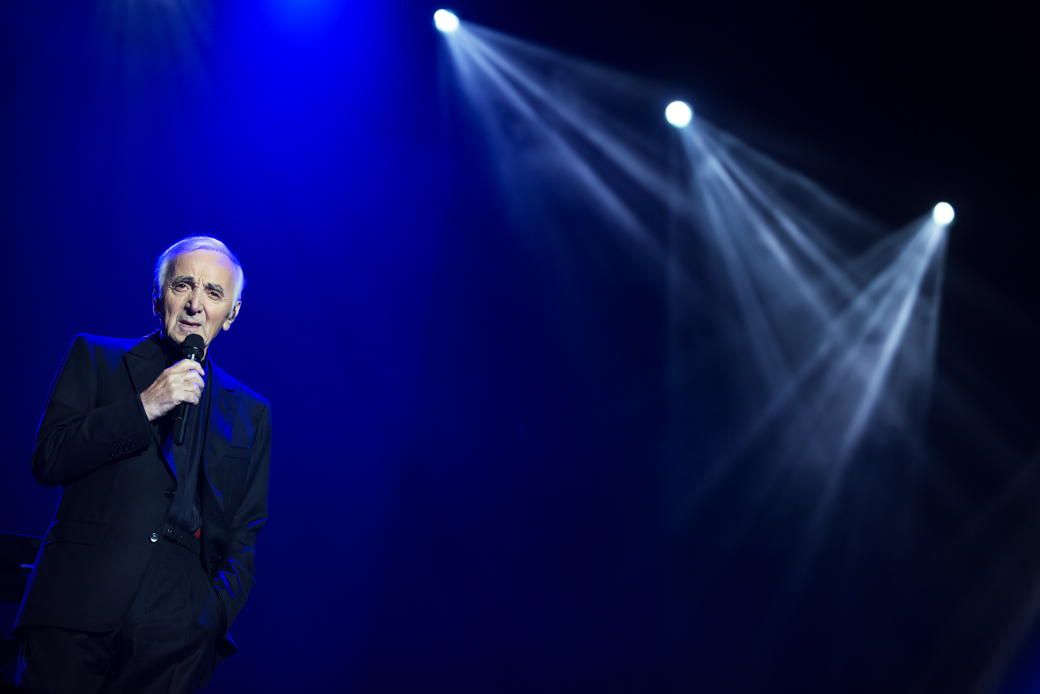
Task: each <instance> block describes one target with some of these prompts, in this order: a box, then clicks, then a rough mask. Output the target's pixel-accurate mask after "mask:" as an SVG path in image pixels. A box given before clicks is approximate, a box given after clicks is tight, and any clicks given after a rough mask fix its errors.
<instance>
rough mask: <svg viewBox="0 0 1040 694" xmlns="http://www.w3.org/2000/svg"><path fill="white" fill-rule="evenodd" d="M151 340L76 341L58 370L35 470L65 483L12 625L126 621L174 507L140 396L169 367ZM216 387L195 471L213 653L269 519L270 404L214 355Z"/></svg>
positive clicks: (165, 464)
mask: <svg viewBox="0 0 1040 694" xmlns="http://www.w3.org/2000/svg"><path fill="white" fill-rule="evenodd" d="M160 339H161V337H160V336H159V335H158V333H156V334H153V335H150V336H148V337H146V338H144V339H141V340H116V339H111V338H104V337H97V336H93V335H77V336H76V338H75V340H73V342H72V345H71V346H70V347H69V351H68V353H67V354H66V355H65V360H64V362H63V363H62V365H61V369H60V370H59V371H58V375H57V377H56V378H55V380H54V385H53V386H52V388H51V394H50V397H49V399H48V401H47V408H46V410H45V411H44V414H43V418H42V420H41V421H40V427H39V430H38V431H37V434H36V447H35V449H34V450H33V455H32V471H33V476H34V477H35V478H36V480H37V481H38V482H39V483H40V484H43V485H45V486H57V485H60V486H61V496H60V497H59V501H58V508H57V510H56V511H55V513H54V520H53V521H52V522H51V525H50V528H49V529H48V530H47V534H46V536H45V537H44V541H43V545H42V546H41V547H40V553H39V555H38V556H37V558H36V564H35V567H34V568H33V572H32V575H31V577H30V579H29V586H28V588H27V589H26V592H25V597H24V599H23V600H22V606H21V609H20V611H19V613H18V619H17V621H16V622H15V629H16V632H17V631H19V630H23V629H26V628H29V627H33V626H52V627H61V628H66V629H77V630H82V631H94V632H104V631H109V630H111V629H114V628H115V627H117V626H118V625H119V623H120V622H121V621H122V619H123V617H124V615H125V614H126V612H127V610H128V609H129V607H130V603H131V601H132V600H133V597H134V595H135V593H136V590H137V587H138V586H139V585H140V584H141V580H142V578H143V576H144V571H145V568H146V567H147V565H148V561H149V558H150V557H151V554H152V552H154V551H155V549H156V543H155V542H153V541H152V540H151V537H152V533H158V534H161V533H162V532H163V528H164V527H165V524H166V520H167V514H168V512H169V508H170V505H171V503H172V501H171V499H170V498H169V495H167V494H166V490H167V489H170V488H172V487H174V486H175V476H174V474H173V472H172V467H171V466H172V465H173V461H172V460H166V459H165V458H164V456H163V453H162V450H161V442H160V441H159V440H158V439H157V437H156V435H155V434H154V433H153V428H152V426H151V425H150V423H149V422H148V418H147V416H146V415H145V413H144V406H143V405H142V404H141V398H140V393H141V391H143V390H145V389H146V388H148V386H150V385H151V384H152V383H153V382H154V381H155V379H156V378H157V377H158V376H159V374H160V373H161V372H162V371H163V369H164V368H165V366H166V364H165V357H164V355H163V352H162V348H161V347H160V343H159V340H160ZM206 380H207V388H213V389H214V390H213V391H212V393H211V400H210V414H209V421H208V427H207V432H206V441H205V447H204V449H203V463H202V466H201V468H200V470H199V477H200V481H199V487H200V499H201V506H202V563H203V566H204V567H205V569H206V571H207V572H209V575H210V576H211V578H212V579H213V582H214V589H215V591H216V595H217V597H218V598H219V602H220V604H221V605H222V607H223V612H224V630H223V631H224V633H223V635H222V637H221V638H220V640H219V641H218V643H217V654H218V658H219V657H226V656H228V655H230V654H232V653H234V652H235V650H237V649H236V648H235V646H234V642H233V641H232V640H231V639H230V637H229V636H228V635H227V633H226V631H227V628H228V627H230V625H231V624H232V623H233V622H234V620H235V617H236V616H237V615H238V612H239V610H241V609H242V606H243V605H244V604H245V602H246V598H247V597H248V595H249V591H250V589H251V588H252V587H253V584H254V583H255V580H254V578H253V574H254V568H253V566H254V546H255V541H256V536H257V533H259V532H260V529H261V528H262V527H263V525H264V522H265V520H266V518H267V485H268V475H269V470H270V460H271V409H270V405H269V403H268V401H267V400H266V399H264V398H263V397H261V396H260V395H258V394H256V393H254V392H253V391H251V390H249V389H248V388H246V387H245V386H243V385H242V384H241V383H239V382H238V381H236V380H234V379H233V378H231V377H230V376H228V375H227V374H226V373H224V371H222V370H221V369H220V368H219V367H218V366H217V365H216V364H214V363H213V360H212V359H210V362H209V369H208V371H207V374H206Z"/></svg>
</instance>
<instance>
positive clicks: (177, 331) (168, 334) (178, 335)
mask: <svg viewBox="0 0 1040 694" xmlns="http://www.w3.org/2000/svg"><path fill="white" fill-rule="evenodd" d="M163 333H164V334H163V337H165V338H166V339H167V340H169V341H170V342H172V343H173V344H175V345H177V346H178V347H179V346H181V345H182V344H183V343H184V340H185V339H187V337H188V335H198V336H199V337H201V338H202V339H203V341H205V340H206V336H205V335H203V334H202V329H201V328H200V329H198V330H185V329H184V328H182V327H180V326H177V327H176V328H174V329H173V330H170V331H166V330H164V331H163Z"/></svg>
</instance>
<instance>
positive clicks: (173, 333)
mask: <svg viewBox="0 0 1040 694" xmlns="http://www.w3.org/2000/svg"><path fill="white" fill-rule="evenodd" d="M234 282H235V272H234V266H233V265H232V264H231V259H230V258H228V257H227V256H226V255H224V254H223V253H218V252H216V251H206V250H198V251H192V252H190V253H185V254H184V255H179V256H177V257H176V258H175V259H174V261H173V267H172V269H171V270H170V271H169V272H168V273H167V275H166V284H165V286H163V287H162V299H161V305H160V306H157V307H156V310H157V312H159V315H160V317H161V318H162V324H163V335H164V336H165V337H166V339H167V340H170V341H171V342H173V343H174V344H178V345H179V344H181V343H182V342H184V338H186V337H187V336H188V335H191V334H192V333H195V334H197V335H201V336H202V339H203V340H205V342H206V347H207V352H208V351H209V349H208V348H209V343H210V342H212V341H213V338H215V337H216V336H217V333H219V332H220V329H221V328H223V329H224V330H227V329H228V328H230V327H231V321H233V320H234V319H235V317H236V316H237V315H238V309H239V306H241V305H242V302H238V303H237V304H234V305H232V303H231V302H232V301H233V300H234V298H235V287H234Z"/></svg>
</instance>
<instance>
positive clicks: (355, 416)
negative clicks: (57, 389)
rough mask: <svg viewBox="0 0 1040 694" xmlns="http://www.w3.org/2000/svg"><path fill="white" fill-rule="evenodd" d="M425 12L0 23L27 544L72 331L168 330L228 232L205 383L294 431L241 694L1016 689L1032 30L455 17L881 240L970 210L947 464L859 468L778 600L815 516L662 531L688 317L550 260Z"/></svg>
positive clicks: (725, 501) (956, 284) (1023, 568)
mask: <svg viewBox="0 0 1040 694" xmlns="http://www.w3.org/2000/svg"><path fill="white" fill-rule="evenodd" d="M435 9H437V6H435V5H432V4H428V3H425V2H417V1H414V0H380V1H378V2H377V1H375V0H359V1H358V2H345V1H344V2H338V1H337V0H298V1H297V2H291V1H290V0H265V2H244V1H236V0H227V1H220V2H214V3H206V2H189V1H186V0H154V1H151V2H144V1H138V2H130V1H129V0H109V1H96V0H93V1H90V2H85V1H79V0H77V1H68V2H56V1H51V0H43V1H40V2H23V1H22V0H11V1H9V2H6V3H4V4H3V5H2V8H0V32H2V34H0V162H2V165H0V171H2V176H3V179H2V182H0V186H2V187H0V190H2V191H3V193H2V195H3V198H2V200H0V228H2V230H3V237H4V250H5V253H4V258H5V260H6V263H5V265H6V267H5V273H4V274H5V276H6V277H7V280H6V281H7V282H8V284H7V287H8V289H9V290H10V291H9V292H8V293H7V297H8V301H7V305H6V309H7V310H6V311H5V312H4V313H5V314H6V315H5V317H4V318H5V320H3V322H2V325H3V328H2V334H3V338H4V342H5V343H6V344H7V345H8V350H7V355H6V363H7V369H6V373H7V378H6V379H5V385H6V388H5V397H4V404H3V410H2V422H3V424H2V427H3V429H2V433H3V440H5V441H7V442H8V443H7V446H6V449H5V452H4V458H3V461H2V463H0V528H2V529H3V530H7V531H14V532H22V533H27V534H36V535H40V534H43V532H44V530H45V529H46V526H47V523H48V521H49V519H50V515H51V513H52V511H53V507H54V503H55V501H56V496H57V492H56V490H52V489H43V488H40V487H38V486H36V485H35V484H34V482H33V480H32V477H31V474H30V472H29V466H28V459H29V454H30V451H31V449H32V443H33V435H34V432H35V426H36V423H37V421H38V417H39V415H40V412H41V409H42V407H43V404H44V401H45V397H46V393H47V389H48V387H49V384H50V381H51V378H52V377H53V375H54V370H55V369H56V368H57V366H58V364H59V362H60V360H61V356H62V354H63V353H64V350H65V348H66V347H67V345H68V343H69V342H70V341H71V339H72V336H73V335H74V334H76V333H78V332H90V333H95V334H102V335H111V336H117V337H131V336H136V335H143V334H145V333H147V332H149V331H151V330H152V329H153V328H154V327H155V326H156V321H155V319H154V318H153V317H152V316H151V313H150V306H149V291H150V272H151V269H150V264H151V263H152V262H154V258H155V257H156V256H157V255H158V254H159V253H160V252H161V251H162V250H163V249H164V248H165V247H166V246H168V245H169V244H170V243H172V242H173V241H174V240H176V239H178V238H180V237H181V236H184V235H186V234H188V233H190V232H191V231H196V232H200V233H211V234H214V235H216V236H218V237H220V238H222V239H224V240H225V241H226V242H227V243H228V244H229V246H230V247H231V248H232V249H233V250H235V251H236V252H238V253H239V255H240V258H241V260H242V262H243V264H244V266H245V270H246V275H247V277H248V278H249V286H248V288H247V289H246V291H245V294H244V305H243V309H244V310H243V313H242V317H241V319H240V320H239V321H238V322H236V324H235V327H234V329H233V330H232V331H230V332H229V333H227V334H226V335H222V336H221V338H220V339H219V340H218V341H217V343H216V345H215V348H214V352H213V355H214V359H215V360H217V361H218V362H219V363H220V364H221V365H222V367H223V368H225V369H226V370H227V371H229V372H230V373H231V374H232V375H234V376H235V377H236V378H238V379H240V380H242V381H243V382H245V383H247V384H248V385H250V386H251V387H252V388H254V389H256V390H257V391H259V392H260V393H262V394H264V395H265V396H267V397H268V398H269V399H270V400H271V401H272V406H273V412H274V419H275V422H276V424H275V437H274V459H273V461H274V467H273V474H272V480H271V500H270V506H271V520H270V522H269V524H268V526H267V528H266V529H265V530H264V532H263V533H262V535H261V537H260V541H259V556H258V562H257V568H258V585H257V587H256V589H255V592H254V593H253V594H252V599H251V600H250V605H249V607H248V609H246V610H245V611H244V612H243V614H242V616H241V617H240V618H239V620H238V622H237V623H236V624H235V627H234V629H233V630H232V631H233V633H234V635H235V638H236V640H237V642H238V643H239V645H240V647H241V653H240V654H239V655H237V656H235V657H234V658H232V659H231V660H229V661H227V662H225V663H224V664H222V665H221V667H220V668H219V669H218V671H217V673H216V675H215V677H214V679H213V682H212V684H211V685H210V687H211V688H212V689H213V690H214V691H243V692H257V691H385V692H411V691H452V692H460V691H474V692H477V691H480V692H485V691H536V690H538V691H575V690H601V691H691V690H697V691H720V692H721V691H843V692H850V691H869V692H877V691H885V692H895V691H941V692H954V691H977V690H979V689H980V688H982V689H985V688H986V687H987V686H989V687H992V686H996V684H997V683H999V682H1000V681H1001V679H1002V673H1003V672H1005V668H1006V667H1007V666H1008V665H1011V666H1012V669H1011V673H1012V682H1011V684H1009V685H1008V686H1009V687H1011V688H1012V689H1013V687H1014V686H1018V687H1023V688H1024V687H1027V686H1028V684H1029V683H1030V682H1031V681H1032V680H1031V664H1032V662H1033V660H1032V659H1031V658H1029V657H1028V646H1029V644H1030V643H1031V642H1030V641H1029V640H1028V639H1027V640H1026V645H1027V649H1026V650H1027V654H1026V656H1023V657H1020V658H1019V659H1018V660H1017V661H1016V660H1015V658H1014V654H1015V653H1016V652H1018V647H1019V644H1020V642H1021V639H1022V637H1023V636H1027V635H1028V634H1029V633H1030V632H1029V629H1030V627H1031V625H1032V622H1033V617H1034V615H1035V611H1036V606H1037V605H1036V603H1037V597H1036V596H1035V595H1034V593H1036V588H1037V586H1038V585H1040V584H1038V581H1037V578H1038V576H1040V561H1038V560H1037V559H1036V558H1034V555H1037V554H1038V550H1037V548H1038V547H1040V512H1037V511H1036V510H1034V508H1035V507H1037V504H1036V503H1035V500H1036V498H1037V494H1038V493H1040V471H1038V470H1037V465H1036V462H1037V461H1036V460H1035V458H1034V457H1033V454H1034V452H1035V451H1036V450H1037V447H1038V440H1037V439H1038V435H1037V427H1036V422H1037V415H1038V403H1037V398H1036V396H1035V394H1036V393H1037V392H1038V391H1037V388H1038V385H1040V383H1038V381H1040V370H1038V368H1037V364H1036V354H1037V346H1038V335H1037V329H1036V321H1035V316H1036V311H1037V308H1038V304H1040V294H1038V291H1037V284H1038V282H1037V273H1036V272H1035V271H1034V270H1033V263H1034V258H1035V254H1036V251H1037V250H1038V246H1040V241H1038V240H1037V234H1036V231H1037V230H1036V224H1035V221H1034V207H1035V204H1036V203H1035V190H1036V176H1035V175H1033V167H1034V166H1035V164H1034V162H1035V161H1036V160H1037V154H1038V151H1037V150H1038V148H1037V136H1036V134H1035V131H1034V128H1035V123H1036V122H1037V118H1036V112H1035V106H1030V105H1029V104H1031V103H1033V102H1034V100H1033V99H1030V98H1029V97H1030V95H1031V94H1032V92H1035V91H1036V87H1037V76H1036V69H1035V66H1036V65H1037V64H1038V61H1037V55H1036V42H1035V40H1033V36H1032V26H1033V25H1032V24H1031V23H1030V21H1029V18H1028V17H1027V15H1026V12H1027V8H1026V6H1025V5H1024V4H1022V3H1019V4H1018V5H1016V6H1012V5H1007V6H1000V5H997V4H987V5H986V6H985V7H975V8H971V9H969V7H968V6H967V5H965V6H963V7H961V6H951V5H949V4H940V3H913V2H901V3H870V4H869V5H860V6H852V7H850V6H848V5H847V4H843V3H822V2H821V3H788V2H779V3H777V2H773V3H767V2H729V3H716V4H692V3H690V4H680V3H674V2H673V3H666V2H658V1H656V0H647V1H644V2H640V3H634V4H622V3H614V4H604V3H592V2H584V3H583V2H574V1H570V0H555V1H554V2H548V1H543V0H525V2H513V1H512V0H498V1H496V2H494V3H486V2H483V3H482V2H458V3H456V4H455V6H454V7H453V8H452V9H454V10H455V11H457V12H458V14H459V15H460V16H461V17H462V18H463V19H464V20H469V21H472V22H475V23H478V24H482V25H485V26H489V27H492V28H494V29H497V30H499V31H502V32H504V33H507V34H511V35H514V36H517V37H520V38H523V39H526V40H529V41H532V42H535V43H539V44H543V45H547V46H550V47H553V48H556V49H559V50H562V51H565V52H567V53H569V54H572V55H579V56H582V57H585V58H588V59H591V60H594V61H598V62H602V63H606V64H608V65H611V66H614V67H617V68H621V69H624V70H627V71H630V72H634V73H637V74H640V75H644V76H646V77H648V78H651V79H653V80H656V81H658V82H663V83H670V84H673V85H674V86H675V92H676V96H678V97H683V98H686V99H687V100H688V101H690V102H691V103H692V104H693V105H694V108H695V109H696V110H697V111H698V113H700V114H703V115H704V116H705V117H707V118H709V119H710V120H711V121H712V122H713V123H716V124H717V125H720V126H721V127H723V128H725V129H727V130H729V131H731V132H733V133H735V134H736V135H738V136H740V137H742V138H744V139H745V140H746V141H748V142H749V143H751V144H753V145H754V146H756V147H758V148H759V149H762V150H763V151H766V152H767V153H769V154H771V155H773V156H774V157H776V158H778V159H780V160H781V161H783V162H784V163H786V164H787V165H789V166H792V167H793V168H796V169H799V170H801V171H804V172H805V173H807V174H808V175H810V176H811V177H812V178H814V179H816V180H818V181H820V182H821V183H822V184H824V185H825V186H826V187H828V188H829V189H831V190H833V191H835V192H837V193H838V194H840V195H841V196H843V197H844V198H846V199H848V200H849V201H851V202H852V203H853V204H855V205H857V206H858V207H860V208H862V209H864V210H866V211H868V212H869V213H871V214H873V215H874V216H876V217H879V218H881V219H883V220H884V221H886V222H889V223H890V224H891V225H892V226H893V227H896V226H901V225H902V224H904V223H906V222H907V221H909V220H911V219H913V218H915V217H917V216H918V215H920V214H921V213H922V212H923V211H926V210H928V209H929V208H931V206H932V205H934V204H935V202H937V201H938V200H946V201H948V202H950V203H952V204H953V205H954V207H955V208H956V210H957V214H958V218H957V222H956V224H955V226H954V227H952V229H951V234H952V235H951V240H950V245H949V256H948V266H947V284H946V290H945V295H944V304H943V313H942V325H941V335H940V345H939V355H938V370H939V379H938V382H937V386H936V389H935V400H936V402H935V403H934V406H933V411H932V416H931V417H930V419H929V422H928V430H927V437H926V442H925V447H926V449H927V454H926V455H925V456H924V460H925V462H923V463H921V462H920V461H918V462H915V463H914V465H913V466H910V467H908V466H906V461H905V460H901V459H889V458H887V457H879V458H878V459H875V460H871V459H869V458H868V459H867V460H865V461H860V465H861V468H862V469H861V470H860V473H861V482H862V484H861V485H859V486H858V487H857V491H856V492H855V493H854V494H853V495H852V496H851V497H850V499H849V500H848V501H849V503H848V504H846V506H845V509H846V510H845V511H844V513H843V514H842V515H840V517H838V518H836V519H835V520H834V522H833V525H832V526H831V531H830V534H829V535H828V539H827V542H826V544H825V547H824V549H823V550H822V551H821V553H820V556H819V557H818V559H817V561H816V562H815V563H814V564H813V566H812V569H811V571H810V573H809V574H808V575H807V576H805V577H803V578H802V579H801V583H800V584H799V590H798V591H797V594H796V596H795V597H794V598H792V597H790V595H788V596H787V597H784V595H786V594H781V592H780V591H779V590H778V588H777V586H778V585H779V584H781V583H783V582H784V579H785V577H788V576H789V573H788V571H789V563H790V555H791V553H792V547H794V545H795V541H796V537H797V524H792V525H790V526H788V525H785V524H784V523H779V524H777V523H769V522H767V521H768V519H754V520H752V521H751V525H752V528H753V530H754V531H755V532H753V533H752V539H750V540H746V541H744V542H742V543H741V544H740V546H739V547H733V546H727V545H726V543H725V541H724V539H723V538H726V537H728V535H727V533H725V532H724V531H723V530H721V528H724V527H727V526H729V525H732V524H734V523H739V522H741V521H746V520H747V519H746V518H744V517H743V515H742V506H741V504H740V503H738V501H739V499H740V498H741V497H740V492H739V491H734V490H733V488H731V487H724V488H723V490H722V491H719V492H718V495H717V496H716V497H714V498H712V499H709V500H707V501H706V502H705V503H704V505H703V507H702V508H701V509H700V510H699V511H698V513H697V514H695V516H694V517H692V518H686V519H683V520H682V521H681V522H680V521H676V519H674V518H672V517H670V516H669V514H668V513H666V512H665V511H663V510H662V509H663V508H665V507H666V504H665V500H666V499H667V498H668V495H669V489H668V488H667V487H668V483H669V479H670V478H669V476H668V474H666V472H665V471H664V463H663V462H662V461H663V459H664V452H663V448H664V441H665V438H666V431H665V421H666V419H667V417H666V409H667V405H666V402H665V401H666V398H665V396H664V374H663V369H664V348H663V335H662V331H663V328H662V319H663V307H662V305H661V298H660V297H659V296H657V295H655V294H654V293H653V292H651V291H647V290H646V288H645V287H643V286H641V285H640V284H639V282H640V280H638V279H636V276H635V275H633V276H632V277H631V278H627V279H626V278H624V277H623V278H620V279H619V278H617V277H611V278H607V277H600V276H597V275H596V273H595V272H594V271H590V270H588V269H587V268H584V266H583V264H582V258H581V256H580V255H579V256H577V257H575V258H573V259H572V261H571V262H572V263H573V264H574V267H575V268H576V270H575V273H576V274H577V275H578V276H580V277H581V278H582V281H583V282H584V283H585V289H584V290H583V291H581V292H578V293H574V292H570V291H564V290H563V287H564V286H565V285H567V282H566V280H565V279H562V278H561V277H560V276H559V266H558V264H553V263H550V262H548V261H547V259H546V258H544V257H543V256H542V255H540V253H539V248H540V246H538V245H537V244H535V245H532V244H530V243H525V242H522V241H521V240H520V237H521V236H522V235H521V234H518V233H517V230H516V229H514V228H513V226H512V225H511V224H510V223H509V222H508V221H507V220H508V216H507V215H506V214H505V213H504V211H503V207H504V206H503V203H502V200H501V199H500V198H501V196H500V194H499V192H498V189H497V184H496V180H495V178H494V175H493V173H491V167H490V166H489V164H488V162H487V161H486V160H485V159H484V158H483V155H482V153H481V150H480V148H479V147H471V146H469V145H466V144H465V141H466V138H465V137H461V138H460V137H459V136H457V135H455V136H452V135H449V134H446V133H448V132H449V131H452V130H453V129H454V130H455V131H457V130H458V129H459V128H463V129H464V128H465V127H467V125H466V123H467V121H465V119H456V118H454V116H452V115H450V114H451V113H452V112H453V111H452V109H451V108H450V107H446V104H450V103H451V102H452V100H454V99H457V98H458V96H457V94H455V93H454V91H453V89H452V88H451V83H450V82H449V81H446V80H443V75H442V74H441V71H443V70H446V69H448V65H449V64H448V61H447V59H446V53H445V52H444V51H443V46H440V45H439V43H440V42H441V41H442V39H441V37H440V36H439V35H438V34H437V33H436V32H435V31H434V30H433V28H432V26H431V21H430V20H431V16H432V13H433V11H434V10H435ZM445 114H448V115H445ZM449 121H450V122H449ZM460 143H462V144H460ZM619 283H620V285H621V286H620V288H619ZM626 283H627V284H626ZM629 285H630V286H629ZM897 458H898V457H897ZM795 503H796V500H795V501H792V504H795ZM792 515H793V516H796V515H797V508H793V509H792ZM0 615H6V616H4V620H5V621H7V623H10V621H13V617H14V611H13V609H10V610H8V611H7V612H4V611H2V610H0ZM1022 690H1023V691H1025V689H1022Z"/></svg>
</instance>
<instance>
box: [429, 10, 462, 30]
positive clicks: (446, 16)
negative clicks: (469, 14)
mask: <svg viewBox="0 0 1040 694" xmlns="http://www.w3.org/2000/svg"><path fill="white" fill-rule="evenodd" d="M433 25H434V26H435V27H437V29H438V30H439V31H443V32H444V33H445V34H450V33H451V32H453V31H455V30H456V29H458V28H459V18H458V17H456V16H455V15H454V14H453V13H452V12H448V11H447V10H437V11H436V12H434V13H433Z"/></svg>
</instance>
